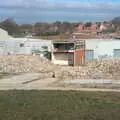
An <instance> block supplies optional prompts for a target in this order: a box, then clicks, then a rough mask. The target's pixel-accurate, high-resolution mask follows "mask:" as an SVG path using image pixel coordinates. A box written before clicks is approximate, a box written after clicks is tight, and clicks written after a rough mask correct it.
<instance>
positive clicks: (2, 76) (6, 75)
mask: <svg viewBox="0 0 120 120" xmlns="http://www.w3.org/2000/svg"><path fill="white" fill-rule="evenodd" d="M8 76H10V74H9V73H0V79H2V78H5V77H8Z"/></svg>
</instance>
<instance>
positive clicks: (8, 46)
mask: <svg viewBox="0 0 120 120" xmlns="http://www.w3.org/2000/svg"><path fill="white" fill-rule="evenodd" d="M51 46H52V41H51V40H42V39H31V38H7V39H5V38H4V39H0V54H1V55H7V54H39V55H40V56H43V52H44V51H48V52H51Z"/></svg>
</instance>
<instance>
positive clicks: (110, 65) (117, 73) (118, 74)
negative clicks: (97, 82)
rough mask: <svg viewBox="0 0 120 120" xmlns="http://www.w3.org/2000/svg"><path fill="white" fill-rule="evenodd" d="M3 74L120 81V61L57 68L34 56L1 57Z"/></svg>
mask: <svg viewBox="0 0 120 120" xmlns="http://www.w3.org/2000/svg"><path fill="white" fill-rule="evenodd" d="M0 72H1V73H40V74H41V76H43V77H47V78H52V77H53V78H57V79H59V80H65V79H68V80H69V79H115V80H120V59H104V60H93V61H89V62H87V63H86V65H85V66H79V67H78V66H75V67H70V66H56V65H53V64H52V63H51V62H50V61H48V60H45V59H41V58H40V57H39V56H32V55H6V56H0Z"/></svg>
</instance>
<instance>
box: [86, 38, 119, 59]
mask: <svg viewBox="0 0 120 120" xmlns="http://www.w3.org/2000/svg"><path fill="white" fill-rule="evenodd" d="M85 58H86V59H88V60H90V59H100V58H120V40H119V39H89V40H86V52H85Z"/></svg>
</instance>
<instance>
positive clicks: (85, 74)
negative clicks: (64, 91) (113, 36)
mask: <svg viewBox="0 0 120 120" xmlns="http://www.w3.org/2000/svg"><path fill="white" fill-rule="evenodd" d="M60 71H61V72H60V74H59V73H58V75H59V77H60V79H116V80H120V59H109V60H108V59H104V60H93V61H89V62H87V63H86V65H85V66H80V67H62V68H61V70H60Z"/></svg>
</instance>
